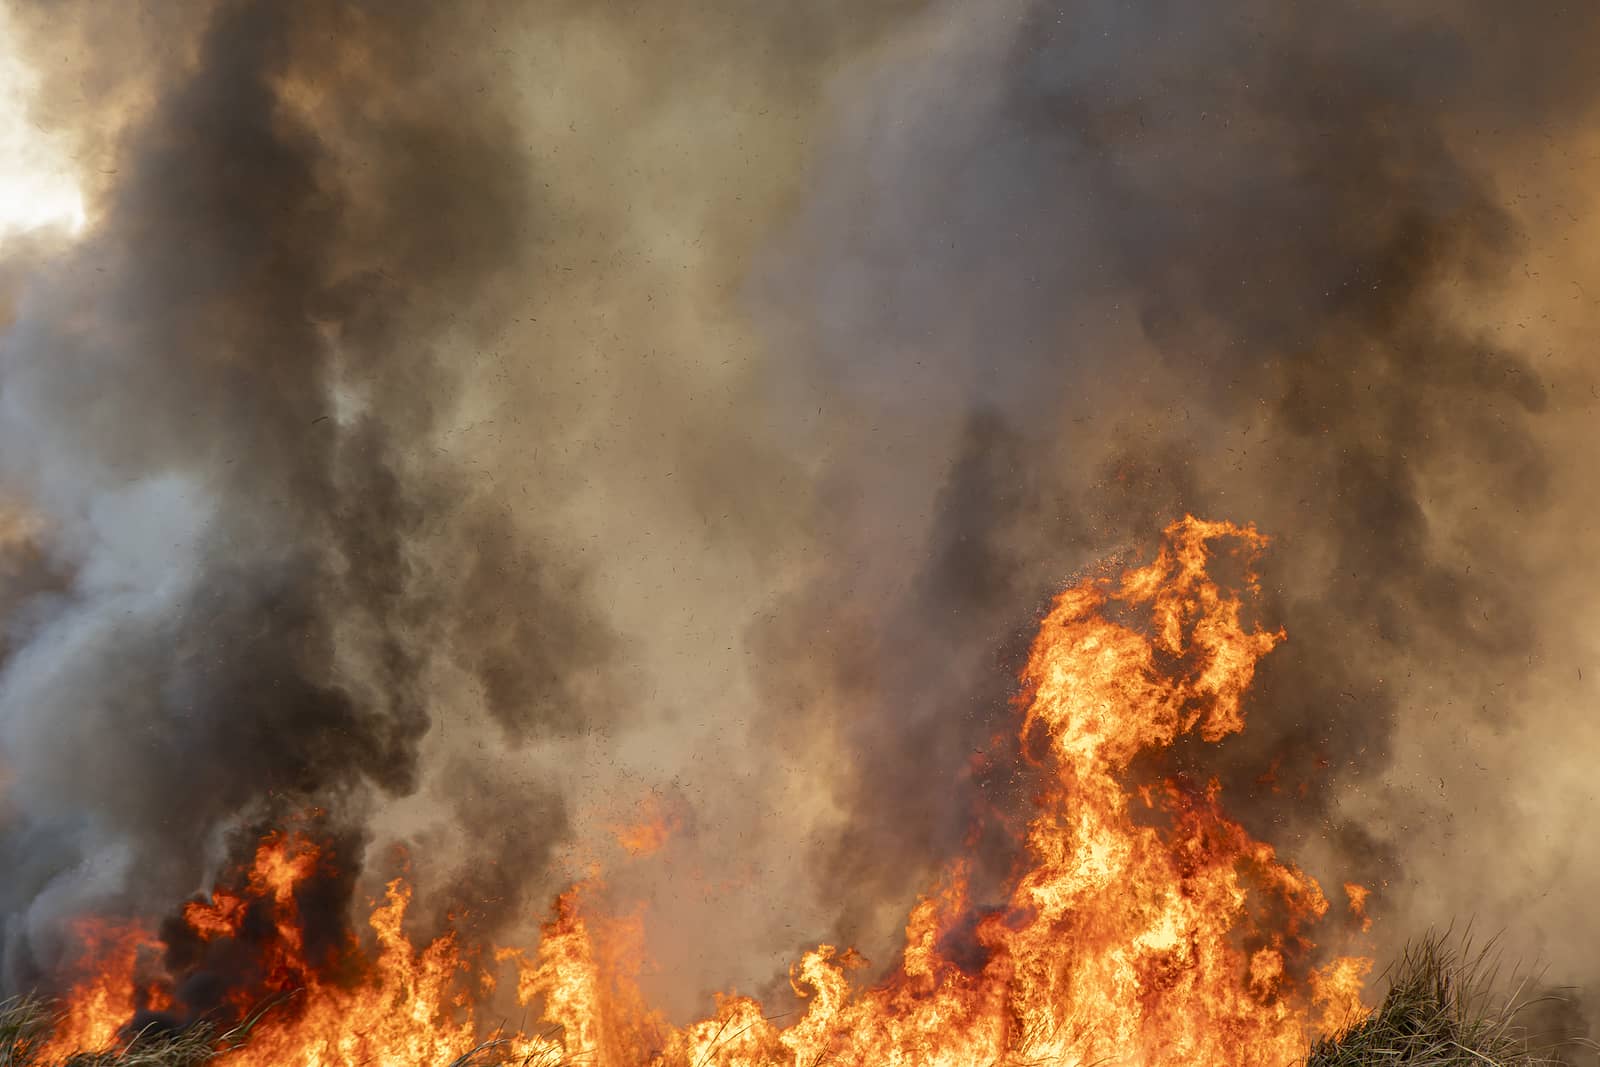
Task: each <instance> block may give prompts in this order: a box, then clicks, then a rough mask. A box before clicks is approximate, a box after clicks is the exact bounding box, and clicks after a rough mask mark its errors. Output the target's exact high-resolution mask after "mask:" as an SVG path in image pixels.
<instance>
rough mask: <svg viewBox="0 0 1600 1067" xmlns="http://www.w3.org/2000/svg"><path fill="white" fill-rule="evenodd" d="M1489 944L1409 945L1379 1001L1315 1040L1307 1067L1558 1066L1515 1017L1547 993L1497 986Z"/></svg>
mask: <svg viewBox="0 0 1600 1067" xmlns="http://www.w3.org/2000/svg"><path fill="white" fill-rule="evenodd" d="M1499 970H1500V968H1499V959H1498V955H1497V953H1496V951H1495V947H1494V944H1493V942H1490V943H1489V944H1486V945H1484V946H1483V947H1481V948H1473V947H1472V945H1471V942H1470V940H1469V939H1467V938H1463V939H1461V941H1460V942H1459V947H1453V945H1452V943H1451V942H1450V941H1449V940H1447V938H1446V937H1428V938H1425V939H1424V940H1421V941H1418V942H1415V943H1414V944H1412V945H1411V946H1409V947H1408V948H1407V949H1406V950H1405V951H1404V952H1403V953H1402V954H1401V956H1400V959H1399V960H1398V961H1396V962H1395V964H1394V965H1393V966H1391V967H1390V968H1389V970H1388V972H1387V974H1386V976H1387V978H1388V983H1389V988H1388V991H1387V993H1385V995H1384V998H1383V1002H1382V1003H1381V1004H1379V1005H1378V1007H1377V1008H1376V1009H1375V1010H1373V1011H1372V1012H1371V1013H1370V1014H1369V1015H1367V1016H1365V1017H1364V1018H1362V1019H1360V1020H1358V1021H1357V1022H1355V1023H1354V1024H1352V1025H1351V1026H1349V1027H1348V1028H1347V1029H1345V1030H1344V1031H1343V1032H1342V1033H1339V1034H1335V1035H1333V1036H1332V1037H1328V1038H1324V1039H1323V1040H1321V1041H1319V1042H1317V1043H1316V1045H1314V1046H1313V1047H1312V1049H1311V1055H1310V1057H1309V1059H1308V1060H1307V1061H1306V1063H1307V1067H1373V1065H1378V1064H1382V1065H1395V1067H1400V1065H1405V1067H1469V1065H1470V1067H1555V1065H1558V1064H1560V1063H1562V1062H1563V1061H1562V1060H1559V1059H1556V1058H1554V1057H1553V1056H1552V1055H1550V1050H1548V1049H1544V1048H1541V1047H1539V1046H1538V1044H1537V1040H1538V1039H1537V1037H1536V1036H1534V1035H1530V1034H1529V1033H1528V1032H1527V1030H1526V1028H1525V1027H1524V1026H1523V1025H1522V1024H1521V1022H1520V1020H1521V1018H1522V1017H1523V1015H1524V1014H1525V1012H1526V1011H1527V1009H1529V1008H1530V1007H1532V1006H1534V1005H1536V1004H1539V1003H1541V1002H1543V1001H1546V1000H1549V999H1550V997H1549V995H1546V996H1541V997H1533V998H1528V997H1526V996H1525V994H1526V992H1527V990H1528V988H1529V986H1530V982H1529V981H1528V980H1527V979H1521V980H1512V981H1510V982H1508V983H1506V984H1507V986H1508V987H1509V992H1507V993H1506V994H1497V993H1496V990H1497V989H1499V988H1500V974H1499Z"/></svg>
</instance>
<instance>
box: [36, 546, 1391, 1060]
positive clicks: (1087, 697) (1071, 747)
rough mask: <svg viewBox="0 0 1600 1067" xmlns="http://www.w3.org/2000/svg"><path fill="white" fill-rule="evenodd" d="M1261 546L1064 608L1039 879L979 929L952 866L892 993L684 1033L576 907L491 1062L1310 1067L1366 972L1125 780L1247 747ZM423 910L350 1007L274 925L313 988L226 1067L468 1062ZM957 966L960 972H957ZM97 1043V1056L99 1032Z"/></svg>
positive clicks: (1261, 649)
mask: <svg viewBox="0 0 1600 1067" xmlns="http://www.w3.org/2000/svg"><path fill="white" fill-rule="evenodd" d="M1264 543H1265V541H1264V538H1262V537H1261V536H1260V535H1259V534H1258V533H1257V532H1256V531H1255V530H1254V529H1253V528H1251V527H1236V526H1232V525H1229V524H1226V523H1211V522H1202V521H1199V520H1196V519H1193V518H1188V519H1185V520H1183V521H1181V522H1178V523H1175V524H1174V525H1173V526H1172V527H1170V528H1169V529H1168V530H1167V532H1166V538H1165V540H1164V543H1163V546H1162V548H1161V550H1160V552H1159V554H1158V555H1157V556H1156V558H1155V559H1154V560H1153V561H1152V562H1150V563H1149V564H1147V565H1145V566H1141V567H1137V568H1135V569H1132V570H1130V571H1128V572H1127V573H1125V574H1124V575H1122V576H1121V578H1120V580H1111V579H1094V580H1087V581H1084V582H1081V583H1079V584H1077V585H1075V586H1073V587H1071V588H1069V589H1068V590H1067V591H1065V592H1064V593H1062V594H1061V595H1060V596H1059V597H1058V598H1057V599H1056V601H1055V603H1054V605H1053V606H1052V608H1051V610H1050V612H1049V614H1048V615H1047V616H1046V617H1045V619H1044V621H1043V623H1042V624H1041V626H1040V630H1039V635H1038V637H1037V638H1036V640H1035V641H1034V644H1033V648H1032V651H1031V654H1030V656H1029V659H1028V664H1027V667H1026V669H1025V671H1024V673H1023V678H1022V681H1023V692H1022V696H1021V698H1020V700H1019V704H1020V705H1021V706H1023V707H1025V709H1026V710H1025V713H1024V715H1023V718H1022V726H1021V734H1022V740H1023V743H1024V749H1025V751H1028V752H1031V753H1033V754H1034V758H1036V759H1037V760H1038V762H1039V769H1040V770H1041V772H1042V773H1043V776H1044V778H1045V779H1046V781H1047V783H1048V784H1047V787H1046V788H1045V790H1044V791H1043V794H1042V796H1041V797H1040V801H1039V810H1038V812H1037V814H1036V815H1035V817H1034V818H1033V820H1032V822H1031V824H1030V825H1029V828H1028V831H1027V840H1026V855H1027V858H1028V861H1029V862H1028V864H1027V865H1026V868H1025V869H1024V870H1023V872H1022V873H1021V874H1019V875H1018V876H1017V877H1016V878H1015V879H1013V881H1012V883H1011V884H1010V886H1009V888H1008V891H1007V894H1006V896H1005V899H1004V900H1003V901H1002V902H1001V904H1000V905H999V906H995V907H979V906H977V905H976V904H974V902H972V901H971V900H970V899H969V894H968V889H967V880H966V877H965V873H964V870H963V869H962V868H961V867H959V866H957V867H956V868H954V869H952V870H951V871H949V872H948V873H947V875H946V877H945V879H944V881H943V883H942V884H941V885H940V886H938V887H937V888H936V889H934V890H933V891H930V892H929V893H928V894H927V895H925V896H924V897H923V899H922V900H921V901H920V902H919V903H918V904H917V906H916V907H915V908H914V909H913V911H912V913H911V916H910V919H909V921H908V923H907V926H906V942H905V949H904V953H903V956H902V958H901V959H900V961H899V962H898V965H897V966H896V967H894V968H893V969H892V970H891V971H890V973H889V974H888V975H887V977H885V978H883V979H882V980H880V981H878V982H875V983H861V982H859V981H858V980H857V978H856V977H855V974H854V973H853V972H857V971H859V970H860V968H861V965H862V963H863V962H864V961H862V960H861V959H860V958H859V957H858V956H857V955H856V954H855V953H854V952H852V951H850V950H844V951H840V950H838V949H836V948H835V947H833V946H829V945H823V946H820V947H818V948H817V949H815V950H814V951H812V952H809V953H807V954H806V955H805V956H804V958H803V959H802V960H801V961H800V962H799V963H798V964H797V965H796V966H795V967H794V968H793V970H792V973H791V980H792V982H793V985H794V988H795V991H796V992H797V993H798V994H799V995H800V996H802V997H803V998H804V1000H805V1010H804V1011H803V1012H802V1013H801V1014H800V1015H799V1016H798V1017H792V1018H790V1019H788V1020H785V1021H786V1022H787V1025H782V1026H780V1025H778V1022H777V1021H775V1020H771V1019H768V1018H767V1017H765V1015H764V1013H763V1011H762V1008H761V1006H760V1005H759V1004H757V1003H756V1002H755V1001H753V1000H751V999H749V998H747V997H741V996H728V997H725V998H722V999H721V1000H720V1001H719V1004H718V1010H717V1012H716V1013H715V1015H713V1016H712V1017H710V1018H708V1019H705V1020H702V1021H700V1022H696V1023H693V1024H690V1025H687V1026H683V1027H674V1026H671V1025H669V1024H667V1023H666V1022H665V1021H663V1020H662V1018H661V1017H660V1016H659V1015H658V1014H657V1013H654V1012H651V1011H649V1010H648V1009H647V1008H646V1007H645V1006H644V1004H643V1001H642V998H641V997H640V996H639V994H638V991H637V989H636V987H635V986H634V984H633V981H632V978H631V973H633V972H634V971H636V969H637V966H638V963H639V951H638V948H637V944H638V940H639V939H638V937H637V936H636V934H637V930H636V929H633V928H632V927H631V926H630V924H628V923H621V922H617V921H615V920H611V919H608V918H607V917H606V916H604V915H601V914H598V913H597V912H596V911H594V909H591V906H590V903H589V902H590V901H591V899H592V895H590V894H587V893H586V892H585V891H584V887H581V886H580V887H578V888H577V889H574V890H573V891H571V892H569V893H567V894H564V895H563V896H562V898H561V899H560V901H558V906H557V913H556V917H555V918H554V919H553V920H552V921H551V922H550V923H549V924H547V925H546V927H545V929H544V937H543V940H542V942H541V943H540V945H539V948H538V950H537V952H536V953H535V954H534V955H533V956H532V957H531V958H527V957H523V956H522V955H520V954H518V953H515V952H510V951H502V952H500V953H498V958H500V959H501V960H505V959H511V960H514V961H516V963H517V966H518V967H519V969H520V976H519V981H518V983H517V995H518V998H519V1000H521V1002H522V1003H523V1004H525V1005H527V1006H528V1007H529V1008H530V1010H532V1011H535V1012H537V1013H539V1014H540V1015H542V1018H543V1020H544V1022H545V1024H546V1025H547V1026H548V1028H549V1029H548V1031H547V1032H544V1033H535V1034H533V1035H531V1036H530V1035H526V1034H518V1035H515V1036H512V1037H509V1038H507V1039H505V1044H504V1046H503V1048H502V1050H501V1051H502V1052H503V1053H505V1054H507V1055H511V1056H514V1057H517V1058H522V1059H528V1060H531V1062H534V1063H550V1064H556V1063H562V1062H582V1063H591V1064H596V1065H599V1067H636V1065H644V1064H658V1065H661V1067H669V1065H670V1067H711V1065H719V1067H773V1065H780V1064H781V1065H794V1067H801V1065H806V1067H809V1065H813V1064H819V1063H829V1064H840V1065H861V1067H879V1065H901V1064H904V1065H916V1067H944V1065H948V1067H970V1065H975V1064H982V1065H1005V1064H1015V1065H1021V1064H1062V1065H1075V1064H1083V1065H1087V1064H1106V1065H1116V1067H1135V1065H1146V1064H1185V1065H1198V1067H1207V1065H1222V1064H1239V1063H1252V1064H1288V1063H1292V1062H1295V1061H1296V1060H1297V1059H1301V1058H1303V1056H1304V1054H1305V1050H1306V1047H1307V1043H1308V1039H1309V1038H1310V1036H1311V1035H1312V1034H1313V1033H1314V1032H1315V1031H1316V1030H1317V1029H1319V1028H1327V1027H1331V1026H1335V1025H1337V1024H1339V1023H1341V1022H1343V1021H1345V1020H1347V1019H1348V1018H1349V1017H1350V1016H1351V1015H1352V1014H1353V1013H1355V1012H1357V1011H1359V1010H1360V1001H1359V994H1360V991H1361V983H1362V979H1363V978H1364V976H1365V975H1366V973H1367V971H1368V969H1369V966H1370V965H1369V963H1368V962H1367V961H1366V960H1364V959H1360V958H1355V957H1338V958H1333V959H1331V960H1329V961H1328V962H1326V963H1325V964H1324V965H1323V966H1321V967H1320V968H1319V967H1315V966H1314V965H1313V955H1312V953H1313V949H1314V945H1313V944H1312V942H1311V940H1310V937H1309V932H1310V928H1311V926H1312V925H1314V924H1315V923H1316V922H1317V921H1318V920H1319V919H1321V918H1322V917H1323V916H1324V915H1325V914H1326V913H1327V911H1328V908H1329V905H1328V901H1327V899H1326V898H1325V897H1324V895H1323V893H1322V891H1321V889H1320V888H1319V886H1318V885H1317V883H1316V882H1315V881H1314V880H1313V879H1311V878H1310V877H1308V876H1307V875H1306V874H1304V873H1303V872H1301V871H1300V870H1298V869H1297V868H1295V867H1294V866H1293V865H1291V864H1287V863H1285V862H1283V861H1281V860H1280V859H1279V858H1278V857H1277V855H1276V854H1275V852H1274V850H1273V849H1272V848H1271V847H1270V846H1268V845H1266V844H1264V843H1263V842H1260V841H1257V840H1255V839H1253V838H1252V837H1251V836H1250V835H1249V834H1248V833H1246V832H1245V830H1244V829H1243V828H1242V827H1241V826H1240V825H1239V824H1238V823H1237V822H1234V821H1233V820H1231V819H1230V818H1228V817H1227V816H1226V815H1225V814H1224V813H1223V810H1222V807H1221V802H1220V801H1221V797H1220V788H1219V786H1218V785H1217V784H1216V783H1215V782H1209V783H1202V782H1193V781H1189V780H1186V779H1184V778H1181V777H1168V778H1165V779H1158V780H1153V781H1145V782H1142V783H1138V782H1133V781H1131V780H1130V779H1132V778H1135V777H1137V776H1136V775H1134V774H1133V773H1132V772H1131V771H1130V767H1131V766H1132V764H1133V763H1134V761H1135V758H1136V757H1138V756H1139V755H1140V754H1142V753H1146V752H1149V751H1151V750H1155V749H1160V748H1163V747H1166V746H1169V745H1171V744H1172V743H1173V742H1174V741H1175V740H1177V739H1178V738H1179V737H1181V736H1183V735H1186V734H1190V733H1193V734H1197V735H1198V736H1199V737H1200V738H1201V739H1202V740H1204V741H1217V740H1220V739H1221V738H1223V737H1225V736H1227V735H1229V734H1232V733H1234V732H1237V731H1238V730H1240V729H1242V728H1243V726H1244V717H1243V707H1242V702H1243V698H1244V695H1245V693H1246V691H1247V690H1248V688H1249V686H1250V683H1251V680H1252V678H1253V676H1254V673H1255V669H1256V664H1257V662H1258V661H1259V660H1260V659H1261V657H1262V656H1264V655H1266V653H1267V652H1269V651H1270V650H1271V649H1272V648H1273V647H1274V646H1275V645H1276V644H1278V642H1279V641H1281V640H1282V639H1283V635H1282V634H1281V633H1277V632H1271V631H1266V630H1261V629H1258V628H1247V627H1246V625H1245V624H1244V622H1243V621H1242V619H1241V614H1242V611H1243V605H1242V604H1241V601H1240V599H1239V596H1238V594H1237V593H1235V592H1231V591H1229V590H1226V589H1224V588H1223V587H1222V586H1221V585H1220V584H1219V583H1218V582H1217V581H1216V580H1215V579H1214V578H1213V577H1212V575H1211V574H1210V571H1209V569H1208V564H1209V563H1210V562H1211V559H1212V557H1213V555H1214V552H1215V551H1216V549H1217V548H1218V546H1225V547H1226V548H1227V549H1228V550H1230V551H1231V552H1233V553H1234V554H1236V555H1237V557H1238V558H1239V560H1240V562H1241V563H1242V564H1243V565H1244V567H1245V578H1244V581H1243V587H1244V590H1242V591H1250V592H1254V591H1255V588H1256V587H1255V578H1254V574H1253V571H1252V570H1251V568H1252V567H1253V564H1254V561H1255V557H1256V555H1257V553H1258V552H1259V551H1260V549H1261V548H1262V547H1263V545H1264ZM314 866H315V860H314V859H308V858H306V856H305V854H304V852H303V850H301V849H299V848H298V846H295V845H293V843H292V842H291V841H290V840H289V839H285V838H283V837H281V836H280V837H278V838H275V839H269V841H268V842H266V843H264V844H263V848H262V851H261V852H259V853H258V856H257V863H256V867H255V868H254V869H253V871H252V872H251V874H250V877H249V878H248V886H249V888H248V892H247V894H246V895H245V896H243V897H238V896H233V895H228V894H220V893H219V894H218V895H217V896H216V897H215V898H214V899H213V900H212V901H210V902H202V903H196V904H192V905H190V907H189V909H188V910H187V911H186V914H185V919H186V922H187V924H188V927H189V929H190V930H191V931H192V932H194V934H195V935H196V936H199V937H202V938H204V937H208V936H215V935H216V933H217V932H219V931H221V932H228V931H235V930H237V929H238V925H237V924H238V923H239V922H241V921H242V918H241V917H242V916H243V914H244V913H245V912H246V911H247V910H248V909H249V903H250V902H251V901H261V900H268V899H270V900H271V901H272V902H273V908H272V909H271V914H272V915H274V916H276V917H278V918H279V919H282V920H292V918H293V901H294V897H295V888H294V887H295V886H296V884H298V882H299V880H301V879H303V878H305V877H307V876H308V875H309V873H310V872H311V870H312V868H313V867H314ZM1348 892H1349V893H1350V895H1351V899H1352V904H1353V905H1356V906H1357V907H1359V904H1360V900H1358V899H1357V894H1356V892H1355V890H1354V889H1351V890H1348ZM1360 896H1361V897H1362V898H1364V896H1365V894H1364V891H1363V892H1362V893H1361V894H1360ZM408 899H409V894H408V891H407V889H406V888H405V886H404V885H402V884H401V883H398V882H396V883H392V884H391V885H390V886H389V889H388V896H387V900H386V902H385V903H383V904H382V905H381V906H380V907H378V908H377V910H376V911H375V913H374V914H373V916H372V918H371V925H372V928H373V931H374V934H375V942H376V948H375V949H374V950H371V951H369V952H367V953H365V954H364V955H363V956H362V960H363V962H362V964H361V966H360V967H358V968H357V969H356V972H355V975H354V977H351V976H349V975H346V976H344V977H343V978H341V979H340V980H337V981H336V980H333V979H331V978H329V979H324V978H323V977H321V976H320V972H319V971H318V970H317V969H316V968H315V967H307V966H305V961H304V960H303V958H302V957H300V956H299V955H298V953H299V952H300V950H301V946H300V943H299V942H298V941H297V940H296V932H295V930H294V928H293V926H294V924H293V922H292V921H287V922H286V923H284V924H283V925H284V928H283V929H281V930H279V931H278V935H279V936H277V937H275V938H272V939H271V941H272V945H273V952H274V953H278V954H279V955H271V954H268V957H267V958H268V959H269V960H270V963H271V967H270V972H271V973H272V974H274V975H276V976H277V978H276V979H275V982H277V983H278V984H280V985H281V983H282V981H283V980H284V976H297V975H298V976H303V977H301V978H300V980H299V984H300V986H301V992H300V994H299V995H298V996H297V997H296V999H295V1002H294V1003H292V1004H290V1005H288V1006H286V1007H285V1008H284V1009H283V1010H281V1011H280V1012H279V1014H278V1015H277V1016H275V1017H271V1018H269V1019H267V1020H265V1021H263V1022H262V1023H261V1024H259V1025H258V1027H257V1028H256V1032H255V1033H253V1034H252V1035H251V1039H250V1041H249V1042H248V1044H246V1045H245V1046H244V1047H243V1048H241V1049H237V1050H234V1051H230V1052H227V1053H225V1055H224V1056H223V1060H222V1062H224V1063H226V1064H229V1065H234V1067H244V1065H249V1067H258V1065H259V1067H267V1065H268V1064H271V1065H275V1067H297V1065H304V1067H334V1065H344V1064H356V1063H362V1064H374V1065H383V1067H423V1065H430V1064H438V1065H440V1067H442V1065H443V1064H446V1063H448V1062H450V1061H451V1060H452V1059H453V1058H454V1057H456V1056H458V1055H460V1054H461V1053H462V1052H463V1051H464V1050H465V1049H467V1048H469V1047H471V1046H472V1044H473V1042H474V1041H475V1040H476V1039H479V1038H481V1037H482V1036H483V1034H482V1032H481V1030H480V1028H479V1026H478V1024H477V1023H476V1022H475V1021H474V1018H473V1006H474V1004H475V1003H476V1002H477V1001H478V1000H479V999H480V998H481V996H482V995H483V993H484V991H485V990H486V989H488V988H490V987H491V986H492V982H493V978H492V974H491V970H490V968H488V967H487V966H486V965H483V964H480V963H477V962H469V959H470V960H476V959H477V954H475V953H464V952H463V950H462V949H461V948H460V947H459V946H458V944H457V942H456V940H455V938H454V937H453V936H445V937H443V938H440V939H439V940H436V941H434V942H433V943H432V944H430V945H428V946H427V947H425V948H423V949H421V950H419V949H417V948H416V947H415V946H414V945H413V944H412V943H411V942H410V941H409V940H408V939H407V937H406V935H405V933H404V932H403V930H402V920H403V918H404V914H405V908H406V903H407V901H408ZM957 939H960V940H962V941H963V944H965V945H966V950H965V951H962V952H960V953H957V952H954V951H952V947H953V943H954V942H955V941H956V940H957ZM128 981H129V982H130V983H131V982H132V975H131V973H130V974H129V975H128ZM98 982H99V984H97V985H92V986H89V985H86V986H85V987H83V988H84V990H85V992H84V993H83V994H82V995H81V996H79V997H75V998H74V1000H73V1003H72V1011H71V1012H69V1015H68V1021H67V1024H66V1025H65V1026H64V1027H63V1032H62V1033H63V1035H78V1036H81V1035H82V1034H83V1033H86V1032H88V1031H86V1030H85V1029H84V1027H83V1026H81V1025H78V1023H77V1022H76V1021H77V1020H80V1019H81V1018H83V1017H84V1013H86V1012H89V1011H91V1010H94V1011H98V1012H99V1014H98V1015H96V1018H98V1019H103V1017H104V1006H105V1004H106V1002H107V1001H106V997H107V995H108V994H107V993H106V990H105V982H104V976H103V975H102V976H101V977H100V979H98ZM91 993H96V994H97V995H99V996H100V997H101V999H100V1001H97V1002H96V1004H98V1005H99V1007H98V1008H96V1007H95V1005H93V1004H91V1003H89V1000H88V998H89V996H90V994H91ZM112 999H113V1000H114V998H112ZM116 1003H122V1002H120V1001H118V1002H116ZM99 1025H100V1030H97V1031H93V1032H95V1033H103V1032H104V1029H105V1028H104V1024H103V1022H101V1023H100V1024H99ZM75 1026H76V1029H75V1028H74V1027H75Z"/></svg>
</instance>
